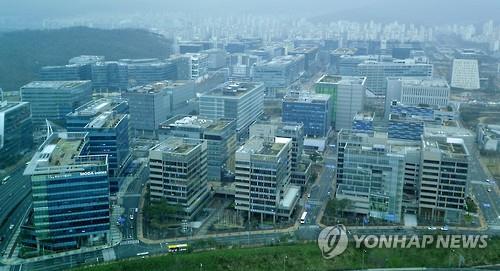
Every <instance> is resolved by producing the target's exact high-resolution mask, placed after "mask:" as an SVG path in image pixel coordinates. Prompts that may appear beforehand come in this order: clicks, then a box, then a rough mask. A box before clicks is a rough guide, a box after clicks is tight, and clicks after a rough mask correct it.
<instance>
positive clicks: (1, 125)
mask: <svg viewBox="0 0 500 271" xmlns="http://www.w3.org/2000/svg"><path fill="white" fill-rule="evenodd" d="M0 92H1V89H0ZM32 144H33V125H32V123H31V110H30V105H29V103H26V102H8V101H0V167H4V166H6V164H7V163H15V162H16V161H17V160H18V159H19V158H20V156H21V155H22V154H23V153H24V152H26V151H27V150H29V149H31V146H32Z"/></svg>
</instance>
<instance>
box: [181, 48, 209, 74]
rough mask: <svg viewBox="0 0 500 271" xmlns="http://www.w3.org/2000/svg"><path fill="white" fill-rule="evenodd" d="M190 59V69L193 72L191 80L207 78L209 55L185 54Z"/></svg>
mask: <svg viewBox="0 0 500 271" xmlns="http://www.w3.org/2000/svg"><path fill="white" fill-rule="evenodd" d="M185 55H186V56H187V57H189V68H190V70H191V78H190V79H191V80H196V79H198V78H201V77H203V76H205V75H206V74H207V72H208V55H207V54H200V53H188V54H185Z"/></svg>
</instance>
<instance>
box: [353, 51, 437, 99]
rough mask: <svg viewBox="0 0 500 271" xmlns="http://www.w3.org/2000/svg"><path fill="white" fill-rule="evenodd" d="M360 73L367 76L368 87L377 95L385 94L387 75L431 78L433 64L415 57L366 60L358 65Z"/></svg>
mask: <svg viewBox="0 0 500 271" xmlns="http://www.w3.org/2000/svg"><path fill="white" fill-rule="evenodd" d="M358 71H359V75H361V76H364V77H366V88H367V89H368V90H369V91H371V92H373V93H374V94H375V95H377V96H385V95H386V90H387V77H421V78H431V77H432V74H433V66H432V64H428V63H420V62H418V61H417V60H415V59H405V60H393V61H365V62H363V63H361V64H359V65H358Z"/></svg>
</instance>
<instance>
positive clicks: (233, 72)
mask: <svg viewBox="0 0 500 271" xmlns="http://www.w3.org/2000/svg"><path fill="white" fill-rule="evenodd" d="M260 62H261V58H260V57H259V56H256V55H251V54H231V55H230V56H229V63H228V64H229V78H230V79H231V80H236V81H250V79H251V78H252V76H253V72H254V65H256V64H258V63H260Z"/></svg>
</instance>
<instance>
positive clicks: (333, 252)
mask: <svg viewBox="0 0 500 271" xmlns="http://www.w3.org/2000/svg"><path fill="white" fill-rule="evenodd" d="M348 243H349V239H348V238H347V230H346V228H345V226H344V225H342V224H338V225H336V226H331V227H326V228H324V229H323V230H322V231H321V232H320V233H319V236H318V246H319V249H321V254H322V255H323V257H324V258H325V259H332V258H333V257H335V256H338V255H340V254H342V253H343V252H344V251H345V250H346V249H347V244H348Z"/></svg>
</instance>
